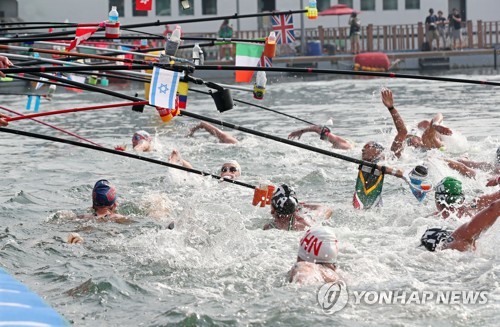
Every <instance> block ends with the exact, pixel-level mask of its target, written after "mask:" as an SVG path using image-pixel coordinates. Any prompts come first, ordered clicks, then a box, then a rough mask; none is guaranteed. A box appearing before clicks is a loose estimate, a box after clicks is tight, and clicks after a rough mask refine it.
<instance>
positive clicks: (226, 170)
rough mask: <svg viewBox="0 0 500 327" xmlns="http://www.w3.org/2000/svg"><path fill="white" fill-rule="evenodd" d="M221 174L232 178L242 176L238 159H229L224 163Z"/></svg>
mask: <svg viewBox="0 0 500 327" xmlns="http://www.w3.org/2000/svg"><path fill="white" fill-rule="evenodd" d="M220 176H221V177H224V178H229V179H232V180H236V179H238V177H240V176H241V166H240V164H239V163H238V162H237V161H236V160H229V161H226V162H225V163H223V164H222V168H221V170H220Z"/></svg>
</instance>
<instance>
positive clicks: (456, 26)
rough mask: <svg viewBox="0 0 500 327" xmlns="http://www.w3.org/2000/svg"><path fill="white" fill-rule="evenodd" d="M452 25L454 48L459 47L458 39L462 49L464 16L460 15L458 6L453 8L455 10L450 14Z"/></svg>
mask: <svg viewBox="0 0 500 327" xmlns="http://www.w3.org/2000/svg"><path fill="white" fill-rule="evenodd" d="M449 21H450V26H452V29H451V40H452V43H451V44H452V46H451V47H452V49H458V48H457V41H458V44H459V47H460V49H462V34H461V33H462V31H461V29H462V18H461V17H460V13H459V12H458V9H457V8H453V12H452V13H451V15H450V19H449Z"/></svg>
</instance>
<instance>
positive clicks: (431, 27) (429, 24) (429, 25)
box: [425, 8, 439, 51]
mask: <svg viewBox="0 0 500 327" xmlns="http://www.w3.org/2000/svg"><path fill="white" fill-rule="evenodd" d="M436 23H437V17H436V15H434V9H432V8H431V9H429V16H427V17H426V18H425V29H426V38H427V43H429V50H430V51H432V49H433V48H432V43H433V41H434V40H436V45H437V49H439V35H438V31H437V25H436Z"/></svg>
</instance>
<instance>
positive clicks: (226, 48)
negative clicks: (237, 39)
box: [219, 19, 233, 60]
mask: <svg viewBox="0 0 500 327" xmlns="http://www.w3.org/2000/svg"><path fill="white" fill-rule="evenodd" d="M219 37H220V38H225V39H230V38H232V37H233V28H232V27H231V25H229V19H224V21H223V22H222V24H221V26H220V27H219ZM232 51H233V45H232V44H224V45H221V46H220V51H219V60H223V59H225V60H233V58H232V56H231V53H232Z"/></svg>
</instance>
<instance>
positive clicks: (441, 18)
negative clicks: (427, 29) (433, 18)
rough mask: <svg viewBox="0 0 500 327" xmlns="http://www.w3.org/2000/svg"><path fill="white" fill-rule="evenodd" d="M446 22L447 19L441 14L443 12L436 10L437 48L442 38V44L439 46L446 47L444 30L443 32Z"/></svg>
mask: <svg viewBox="0 0 500 327" xmlns="http://www.w3.org/2000/svg"><path fill="white" fill-rule="evenodd" d="M446 24H448V21H447V20H446V18H444V16H443V12H442V11H441V10H439V11H438V15H437V22H436V25H437V31H438V36H439V37H438V39H437V40H438V50H440V49H439V42H440V40H441V39H442V40H443V46H442V47H441V49H442V50H444V49H446V32H445V26H446Z"/></svg>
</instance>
